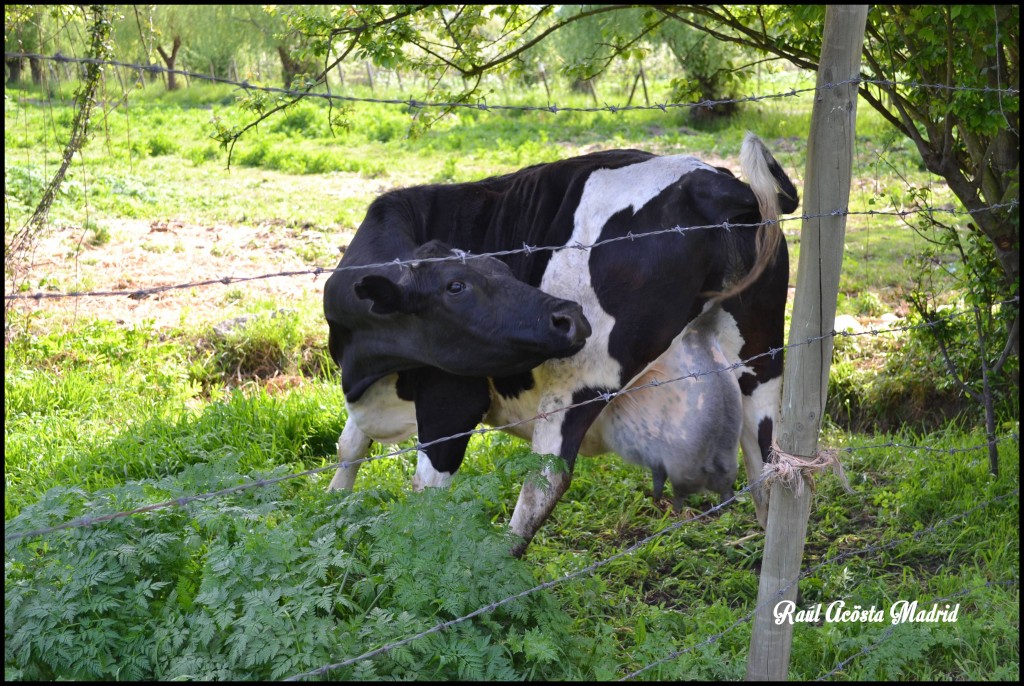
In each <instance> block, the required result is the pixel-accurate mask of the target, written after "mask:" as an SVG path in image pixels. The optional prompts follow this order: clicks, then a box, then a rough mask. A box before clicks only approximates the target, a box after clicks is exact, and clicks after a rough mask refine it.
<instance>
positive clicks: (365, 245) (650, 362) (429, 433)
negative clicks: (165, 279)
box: [324, 135, 797, 554]
mask: <svg viewBox="0 0 1024 686" xmlns="http://www.w3.org/2000/svg"><path fill="white" fill-rule="evenodd" d="M740 163H741V168H742V171H743V174H744V175H745V176H746V178H747V180H748V183H743V182H741V181H739V180H738V179H736V178H735V177H734V176H733V175H732V174H731V173H730V172H729V171H728V170H726V169H722V168H718V167H712V166H709V165H707V164H706V163H704V162H701V161H700V160H698V159H696V158H694V157H691V156H686V155H678V156H663V157H659V156H656V155H653V154H650V153H646V152H641V151H637V150H612V151H606V152H598V153H592V154H589V155H584V156H581V157H575V158H572V159H568V160H563V161H560V162H553V163H548V164H539V165H535V166H532V167H528V168H526V169H523V170H520V171H518V172H514V173H512V174H507V175H505V176H499V177H494V178H489V179H484V180H482V181H477V182H473V183H463V184H452V185H431V186H420V187H413V188H407V189H402V190H397V191H391V192H389V193H386V194H385V195H383V196H381V197H379V198H378V199H377V200H375V201H374V202H373V204H372V205H371V206H370V209H369V210H368V212H367V216H366V219H365V220H364V221H363V224H362V225H361V226H360V228H359V230H358V232H357V233H356V236H355V237H354V238H353V240H352V242H351V244H350V245H349V247H348V249H347V250H346V252H345V255H344V257H343V258H342V260H341V263H340V264H339V268H340V270H339V271H336V272H335V273H334V274H332V276H331V278H330V279H328V282H327V284H326V286H325V289H324V313H325V316H326V318H327V322H328V325H329V328H330V342H329V347H330V352H331V355H332V357H333V358H334V360H335V361H336V362H337V363H338V364H339V365H340V367H341V370H342V385H343V389H344V392H345V397H346V404H347V405H348V411H349V419H348V421H347V422H346V424H345V428H344V430H343V432H342V434H341V437H340V438H339V441H338V457H339V461H340V462H342V463H345V462H351V461H353V460H357V459H359V458H361V457H363V456H364V455H365V454H366V451H367V449H368V448H369V446H370V444H371V442H372V441H373V440H377V441H380V442H386V443H392V442H397V441H399V440H404V439H405V438H407V437H409V436H410V435H412V434H413V433H417V432H418V434H419V440H420V442H421V443H424V444H426V443H429V442H432V441H434V440H435V439H438V438H442V437H444V436H449V435H453V434H457V433H463V432H467V431H469V430H471V429H473V428H474V427H475V426H476V425H477V424H478V423H479V422H481V421H483V422H485V423H488V424H491V425H495V426H504V425H507V424H510V423H513V422H517V421H521V422H523V423H520V424H518V425H516V426H515V427H512V428H510V429H508V431H509V432H510V433H513V434H517V435H520V436H523V437H526V438H528V439H530V440H532V445H533V450H534V451H535V452H537V453H540V454H555V455H558V456H560V457H561V458H563V459H564V460H565V461H566V462H567V463H568V465H569V470H570V471H569V473H563V472H551V473H546V474H545V477H546V479H547V482H548V485H547V486H546V487H543V486H540V485H538V484H536V483H535V482H533V481H532V480H531V481H528V482H527V483H526V484H524V486H523V489H522V491H521V493H520V496H519V500H518V502H517V504H516V509H515V511H514V513H513V516H512V521H511V529H512V531H513V533H515V534H517V535H519V536H521V537H522V541H521V542H520V543H519V544H518V545H517V546H516V547H515V548H514V549H513V552H514V553H515V554H521V553H522V552H523V550H525V548H526V546H527V545H528V544H529V541H530V540H532V538H533V536H534V534H535V533H536V532H537V530H538V529H539V528H540V526H541V525H542V524H543V522H544V521H545V519H546V518H547V517H548V515H549V514H550V513H551V511H552V510H553V509H554V507H555V505H556V503H557V502H558V500H559V498H560V497H561V495H562V494H563V493H564V492H565V490H566V489H567V488H568V486H569V482H570V479H571V470H572V466H573V465H574V463H575V459H576V456H577V454H580V453H583V454H590V453H592V452H594V451H598V452H604V450H602V448H607V447H608V441H607V439H605V438H602V436H603V435H604V434H605V431H606V427H607V426H608V424H609V423H615V422H619V423H620V424H622V425H625V426H627V427H632V433H631V435H632V436H633V438H641V439H642V438H644V437H645V436H648V434H645V433H644V432H643V431H642V429H638V428H637V427H640V426H642V422H643V417H644V416H645V413H646V412H647V411H648V410H649V409H650V408H651V407H654V406H657V407H659V408H661V407H665V406H671V404H672V403H671V402H669V403H663V402H662V399H663V398H668V397H669V396H661V395H659V394H657V393H653V394H648V396H649V397H650V398H653V399H652V400H650V401H649V403H650V406H649V407H648V408H647V409H645V408H644V404H643V403H640V404H639V405H637V404H635V403H634V404H631V403H625V402H611V403H610V404H609V403H607V402H605V401H603V400H599V401H597V402H589V403H588V402H584V401H588V400H593V399H596V398H602V397H604V396H605V395H606V394H608V393H609V392H613V391H618V390H620V389H623V388H628V387H630V386H634V385H638V384H639V383H641V379H643V378H646V377H645V375H647V374H648V372H650V371H651V370H657V372H658V373H659V375H662V374H663V375H664V378H666V379H668V378H675V377H677V376H683V375H685V374H688V373H690V372H692V371H693V370H683V369H680V362H679V359H680V358H681V357H682V356H681V355H679V354H678V347H679V346H680V345H681V344H682V341H683V337H684V335H685V330H686V327H687V325H688V324H690V323H691V322H692V321H693V320H694V319H696V318H697V317H698V316H699V315H701V314H702V312H705V311H708V310H710V309H711V308H713V307H720V308H721V314H720V316H716V317H715V319H714V321H715V322H716V324H715V330H714V332H713V338H714V341H715V342H716V344H717V345H718V346H719V347H720V349H721V352H722V354H723V355H724V357H725V358H726V359H728V360H730V361H738V360H750V362H749V364H747V365H746V366H744V367H743V368H742V369H740V370H739V371H738V375H739V386H740V389H741V391H742V431H741V433H740V444H741V446H742V448H743V454H744V462H745V465H746V469H747V476H748V479H750V480H753V479H755V478H756V477H757V476H758V475H759V474H760V471H761V464H762V460H764V459H766V458H767V457H768V454H769V450H770V445H771V438H772V432H773V427H774V424H775V423H776V421H777V416H778V411H779V396H780V388H781V375H782V357H781V355H769V354H765V353H768V351H769V350H771V349H772V348H779V347H781V346H782V344H783V336H784V331H783V327H784V321H783V320H784V308H785V302H786V290H787V281H788V273H789V268H788V256H787V251H786V244H785V241H784V240H783V239H782V232H781V230H780V228H779V226H778V224H777V223H776V222H775V220H776V219H777V218H778V216H779V214H780V211H782V212H792V211H793V210H795V209H796V207H797V192H796V189H795V188H794V186H793V184H792V182H791V181H790V180H789V178H788V177H787V176H786V174H785V172H784V171H783V170H782V168H781V166H780V165H779V164H778V163H777V162H776V161H775V159H774V158H773V157H772V156H771V154H770V153H769V152H768V150H767V149H766V148H765V147H764V145H763V144H762V143H761V141H760V140H759V139H758V138H757V137H756V136H753V135H748V136H747V138H746V139H745V140H744V143H743V147H742V150H741V154H740ZM691 227H708V228H693V229H692V230H683V231H677V232H673V231H666V229H673V228H682V229H688V228H691ZM648 233H653V234H654V235H650V236H645V235H644V234H648ZM616 238H622V239H623V240H615V241H610V240H609V239H616ZM594 244H599V245H597V246H596V247H593V248H588V246H591V245H594ZM524 245H525V246H539V247H542V248H545V247H549V246H556V247H558V248H561V249H556V250H549V249H538V250H521V248H522V247H523V246H524ZM503 251H509V252H508V254H507V255H504V256H503V257H502V262H499V260H498V259H496V258H494V257H488V258H482V261H479V262H478V260H480V258H476V257H474V256H473V255H474V254H477V255H479V254H483V253H497V252H503ZM445 254H447V256H448V259H447V260H446V261H435V260H436V258H437V257H438V256H441V255H445ZM410 262H411V263H412V264H409V263H410ZM480 264H486V266H487V269H489V270H490V271H489V272H488V273H486V274H482V275H481V274H470V275H468V276H467V275H466V274H465V273H461V272H460V273H455V272H458V270H459V269H462V270H466V269H471V268H472V267H473V266H474V265H480ZM499 265H500V266H499ZM506 267H507V271H506ZM446 270H455V272H452V274H454V275H450V274H449V272H447V271H446ZM483 271H487V270H483ZM509 275H511V276H513V277H514V279H513V280H514V281H519V282H521V284H522V289H526V290H522V289H520V291H519V294H518V295H514V296H513V297H511V298H505V301H506V302H507V301H509V300H522V301H523V302H524V303H525V304H526V305H527V308H528V309H529V308H532V307H536V305H535V303H537V302H538V301H540V302H542V303H544V304H545V306H543V307H541V308H540V309H539V310H537V316H536V317H535V318H530V317H525V318H524V317H523V315H522V313H521V310H522V308H518V309H516V310H515V311H513V312H512V313H504V312H495V311H494V310H493V307H492V305H490V304H488V299H487V297H483V298H480V297H478V296H479V294H480V292H481V291H483V292H484V293H485V294H489V295H490V296H492V297H493V296H495V295H497V296H499V297H500V295H501V293H500V291H501V290H502V289H503V288H505V287H506V286H509V279H508V277H509ZM477 277H482V278H477ZM495 283H499V284H500V285H499V287H498V288H493V285H494V284H495ZM541 292H542V293H541ZM545 294H547V296H551V297H554V298H558V299H562V300H561V301H558V302H557V303H555V304H554V305H552V304H551V303H550V302H548V301H544V300H543V298H544V297H546V296H545ZM467 296H468V297H469V298H472V299H470V300H469V304H468V306H466V307H465V308H462V309H460V308H461V307H462V306H461V305H459V304H458V302H459V301H460V300H459V299H460V298H463V297H467ZM564 301H570V302H572V303H579V305H580V306H581V307H582V315H579V314H578V313H573V312H570V311H569V310H568V309H566V308H567V307H568V304H566V303H564ZM439 312H440V313H441V314H439ZM438 317H443V322H442V323H440V324H439V323H438V320H437V318H438ZM514 321H521V322H522V328H523V329H524V330H526V331H529V332H532V333H529V334H527V335H526V337H527V338H528V339H531V340H530V341H529V343H535V340H533V339H534V338H535V336H536V335H537V328H538V327H539V328H541V329H543V330H544V331H546V332H548V333H550V332H551V330H554V331H556V332H561V333H563V334H564V338H563V339H562V345H561V347H559V345H552V344H551V342H550V340H548V341H547V345H542V346H536V345H533V346H531V345H527V344H525V343H526V342H524V341H523V340H521V338H522V336H520V335H519V332H518V331H513V329H516V328H517V327H516V326H514V325H513V326H512V327H511V328H510V327H509V326H508V324H509V323H510V322H514ZM587 334H590V335H589V336H588V335H587ZM542 337H543V336H542ZM583 339H586V342H585V344H583V345H582V347H580V343H581V342H582V340H583ZM570 341H571V342H570ZM545 356H546V357H545ZM671 387H672V384H665V385H663V386H659V387H658V388H659V389H671ZM667 392H669V393H670V392H671V391H670V390H667ZM570 406H572V407H571V409H568V410H566V409H564V408H567V407H570ZM636 406H638V407H639V408H640V409H639V410H634V411H630V410H629V409H628V408H629V407H636ZM605 410H607V411H605ZM535 416H539V417H541V418H540V419H536V420H533V421H525V420H528V419H530V418H532V417H535ZM691 421H706V418H703V419H702V418H701V417H699V416H698V417H692V416H688V415H685V414H682V413H681V414H680V415H679V416H678V418H677V419H676V423H677V426H679V427H680V428H682V427H684V426H685V425H686V423H687V422H691ZM680 433H682V432H680ZM648 437H649V436H648ZM467 444H468V437H465V436H463V437H461V438H459V439H455V440H450V441H443V442H438V443H433V444H432V445H430V446H428V447H427V448H426V450H425V451H421V453H420V455H419V459H418V464H417V470H416V476H415V478H414V485H416V486H417V487H423V486H440V485H445V484H447V483H448V481H449V480H450V478H451V476H452V474H453V473H454V472H455V470H456V469H458V467H459V465H460V464H461V461H462V458H463V456H464V453H465V448H466V445H467ZM638 449H639V450H642V449H643V448H642V446H641V447H640V448H638ZM355 472H356V468H354V467H348V468H343V467H339V469H338V472H337V473H336V474H335V477H334V479H333V480H332V482H331V486H330V487H331V488H350V487H351V486H352V484H353V483H354V480H355ZM753 495H754V501H755V506H756V508H757V512H758V517H759V519H760V520H761V521H762V523H764V521H766V516H767V504H766V503H764V502H762V497H761V494H760V493H759V492H757V491H755V492H754V493H753Z"/></svg>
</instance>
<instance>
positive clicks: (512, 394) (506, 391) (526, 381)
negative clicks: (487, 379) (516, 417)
mask: <svg viewBox="0 0 1024 686" xmlns="http://www.w3.org/2000/svg"><path fill="white" fill-rule="evenodd" d="M491 382H492V383H493V384H494V390H496V391H497V392H498V393H499V394H500V395H501V397H503V398H507V399H512V398H518V397H519V395H520V394H521V393H523V392H525V391H528V390H530V389H531V388H533V387H534V380H533V372H524V373H522V374H513V375H512V376H495V377H492V378H491Z"/></svg>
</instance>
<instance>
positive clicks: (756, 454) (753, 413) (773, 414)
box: [740, 377, 782, 526]
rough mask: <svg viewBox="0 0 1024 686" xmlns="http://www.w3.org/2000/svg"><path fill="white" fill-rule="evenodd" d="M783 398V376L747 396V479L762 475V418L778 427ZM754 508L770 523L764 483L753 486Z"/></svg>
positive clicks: (742, 436) (743, 439) (743, 442)
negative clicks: (760, 435)
mask: <svg viewBox="0 0 1024 686" xmlns="http://www.w3.org/2000/svg"><path fill="white" fill-rule="evenodd" d="M781 402H782V377H777V378H774V379H772V380H771V381H767V382H765V383H762V384H760V385H759V386H758V387H757V388H755V389H754V392H753V393H752V394H751V395H750V397H746V396H744V398H743V431H742V432H741V433H740V446H741V447H742V448H743V465H744V466H745V467H746V470H747V482H748V483H753V482H754V481H756V480H757V478H758V477H760V476H761V470H762V469H763V468H764V459H763V458H762V456H761V446H760V444H759V443H758V440H757V431H758V427H759V426H760V424H761V420H763V419H764V418H766V417H768V418H770V419H771V420H772V426H773V427H774V428H778V426H779V413H780V405H781ZM750 494H751V496H752V497H753V501H754V510H755V511H756V513H757V519H758V521H759V522H760V523H761V525H762V526H766V525H767V523H768V500H767V498H766V497H765V494H764V492H763V490H762V489H761V488H760V486H755V487H753V488H751V491H750Z"/></svg>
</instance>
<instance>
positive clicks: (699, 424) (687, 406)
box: [484, 312, 742, 465]
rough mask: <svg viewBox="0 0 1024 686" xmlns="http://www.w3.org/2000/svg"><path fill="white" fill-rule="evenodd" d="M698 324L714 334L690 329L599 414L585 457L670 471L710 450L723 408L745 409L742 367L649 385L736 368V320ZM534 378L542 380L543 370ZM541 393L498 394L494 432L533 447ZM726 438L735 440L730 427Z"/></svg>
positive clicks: (539, 387)
mask: <svg viewBox="0 0 1024 686" xmlns="http://www.w3.org/2000/svg"><path fill="white" fill-rule="evenodd" d="M698 321H700V323H701V324H702V325H703V326H708V327H710V328H708V329H707V330H704V331H700V332H698V331H697V330H695V329H693V328H691V327H687V329H686V330H684V332H683V333H682V334H680V335H679V336H677V337H676V338H675V339H674V340H673V341H672V344H671V345H670V346H669V348H668V349H667V350H666V351H665V352H664V353H662V355H661V356H660V357H659V358H658V359H656V360H655V361H654V362H652V363H651V364H650V365H648V367H647V368H646V369H645V370H644V371H643V372H642V373H641V374H640V375H639V376H638V377H636V378H635V379H633V381H632V382H631V383H630V384H629V386H628V388H629V389H631V390H629V392H626V393H622V394H620V395H618V396H617V397H616V398H615V399H614V400H613V401H612V402H611V404H610V405H609V406H608V407H606V408H605V409H604V410H603V411H602V412H601V414H600V415H598V417H597V419H596V420H595V421H594V423H593V424H592V425H591V426H590V429H589V430H588V431H587V433H586V435H585V436H584V438H583V442H582V444H581V445H580V449H579V454H580V455H584V456H593V455H601V454H604V453H616V454H618V455H620V456H621V457H623V458H624V459H626V460H628V461H630V462H634V463H637V464H646V465H651V464H664V463H668V462H671V461H672V460H675V459H678V457H679V456H680V455H681V454H685V453H687V452H689V451H690V450H691V447H690V446H691V444H692V443H693V442H695V441H696V442H700V443H707V438H706V437H707V436H709V435H714V434H715V433H716V431H717V427H718V423H719V422H722V421H723V419H725V418H724V417H722V411H721V408H722V407H723V405H725V406H729V407H731V406H734V405H736V404H738V403H739V400H738V398H737V397H733V396H738V395H739V387H738V384H737V378H738V377H739V375H740V374H741V373H742V368H741V369H739V370H733V371H728V372H718V373H715V374H706V375H701V376H698V377H697V378H685V379H681V380H679V381H672V382H671V383H662V384H660V385H655V386H648V384H650V383H651V382H654V381H661V382H666V381H670V380H672V379H679V378H680V377H684V376H686V375H689V374H693V373H694V372H704V371H711V370H715V369H723V368H725V367H727V366H729V365H730V364H731V363H732V362H731V360H730V359H729V358H728V357H727V356H726V355H727V354H731V355H732V356H733V357H735V356H736V355H737V354H738V351H739V347H740V345H741V343H742V341H741V340H740V339H739V334H738V331H736V325H735V321H734V320H733V318H732V317H731V316H730V315H728V314H727V313H724V312H719V313H718V316H717V318H715V319H712V320H710V321H708V320H707V319H702V320H698ZM695 323H696V322H695ZM716 341H717V345H716ZM723 348H724V349H725V350H726V351H727V352H725V353H724V352H723V350H722V349H723ZM535 374H537V375H539V376H540V377H541V380H542V379H543V371H542V370H537V371H535ZM721 374H726V375H728V376H727V377H721V376H720V375H721ZM543 386H544V384H543V383H538V384H536V385H535V387H534V388H532V389H530V390H529V391H524V392H522V393H520V394H519V395H518V396H516V397H514V398H505V397H502V396H500V395H499V394H498V393H496V392H494V390H493V388H492V394H491V395H492V398H493V401H492V404H491V409H490V411H489V412H488V414H487V416H486V417H485V418H484V423H486V424H488V425H490V426H494V427H505V426H507V425H512V426H509V427H508V428H504V429H502V430H503V431H505V432H506V433H510V434H513V435H515V436H518V437H520V438H523V439H526V440H531V439H532V438H533V429H534V426H535V424H536V420H533V419H532V418H533V417H535V416H536V415H537V412H538V406H539V403H540V400H541V397H542V393H543V390H544V389H543ZM645 386H646V387H645ZM732 413H733V412H731V411H730V414H732ZM527 420H529V421H527ZM737 421H738V420H737ZM728 423H729V424H732V423H734V418H733V417H731V416H730V417H729V419H728ZM737 427H738V424H737ZM737 430H738V429H737ZM724 433H726V434H732V433H734V432H733V430H732V426H729V427H728V430H727V431H725V432H724ZM730 440H731V439H730Z"/></svg>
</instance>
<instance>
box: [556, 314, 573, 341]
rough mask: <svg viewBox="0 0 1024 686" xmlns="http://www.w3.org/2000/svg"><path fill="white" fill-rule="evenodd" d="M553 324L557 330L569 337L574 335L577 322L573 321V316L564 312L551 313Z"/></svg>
mask: <svg viewBox="0 0 1024 686" xmlns="http://www.w3.org/2000/svg"><path fill="white" fill-rule="evenodd" d="M551 326H552V327H553V328H554V329H555V331H557V332H558V333H560V334H563V335H565V336H567V337H572V335H573V334H574V333H575V332H576V322H574V321H573V319H572V317H567V316H565V315H564V314H553V315H551Z"/></svg>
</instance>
